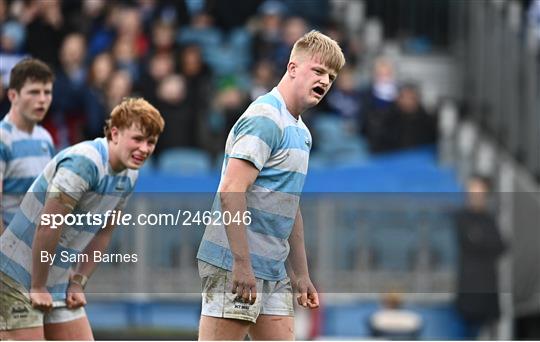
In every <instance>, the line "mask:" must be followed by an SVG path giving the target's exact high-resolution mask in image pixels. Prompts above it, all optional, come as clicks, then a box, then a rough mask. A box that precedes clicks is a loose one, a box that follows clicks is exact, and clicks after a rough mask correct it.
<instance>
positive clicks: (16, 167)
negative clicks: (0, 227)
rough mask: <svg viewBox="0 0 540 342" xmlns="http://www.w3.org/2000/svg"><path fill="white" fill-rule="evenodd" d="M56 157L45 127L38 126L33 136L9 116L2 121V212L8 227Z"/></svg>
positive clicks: (0, 133)
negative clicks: (39, 176) (28, 193)
mask: <svg viewBox="0 0 540 342" xmlns="http://www.w3.org/2000/svg"><path fill="white" fill-rule="evenodd" d="M54 154H55V150H54V145H53V141H52V138H51V135H50V134H49V132H47V131H46V130H45V129H44V128H43V127H41V126H39V125H36V126H35V127H34V130H33V131H32V133H27V132H24V131H21V130H19V129H18V128H17V127H16V126H15V124H14V123H13V122H11V121H10V120H9V115H6V116H5V117H4V119H3V120H2V121H0V176H1V179H2V201H0V212H1V213H2V220H3V222H4V227H7V226H8V224H9V222H10V221H11V220H12V219H13V216H15V212H16V211H17V209H18V208H19V205H20V204H21V201H22V199H23V197H24V194H26V191H27V190H28V188H30V185H32V182H33V181H34V180H35V179H36V177H37V176H38V175H39V174H40V173H41V171H43V169H44V168H45V165H47V163H48V162H49V161H50V160H51V158H52V157H53V156H54Z"/></svg>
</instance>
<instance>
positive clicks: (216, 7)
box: [205, 0, 262, 31]
mask: <svg viewBox="0 0 540 342" xmlns="http://www.w3.org/2000/svg"><path fill="white" fill-rule="evenodd" d="M205 2H206V3H205V5H206V6H205V10H206V11H207V12H208V13H209V14H210V15H211V16H212V17H213V18H214V19H215V22H216V25H217V26H218V27H219V28H220V29H223V30H224V31H230V30H231V29H234V28H238V27H241V26H244V25H245V23H246V22H247V20H248V19H249V18H250V17H251V16H253V15H254V14H255V13H256V11H257V7H258V6H259V4H260V3H261V2H262V0H236V1H222V0H206V1H205Z"/></svg>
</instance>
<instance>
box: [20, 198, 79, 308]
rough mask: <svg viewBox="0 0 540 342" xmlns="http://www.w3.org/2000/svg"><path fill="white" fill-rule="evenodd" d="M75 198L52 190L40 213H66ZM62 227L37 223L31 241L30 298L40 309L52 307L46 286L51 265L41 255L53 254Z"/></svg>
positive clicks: (71, 208)
mask: <svg viewBox="0 0 540 342" xmlns="http://www.w3.org/2000/svg"><path fill="white" fill-rule="evenodd" d="M74 206H75V200H74V199H72V198H71V197H70V196H69V195H67V194H64V193H62V192H57V191H53V192H51V193H49V194H48V196H47V199H46V200H45V205H44V206H43V211H42V215H47V214H48V215H51V214H59V215H67V214H69V213H71V212H72V211H73V208H74ZM61 233H62V227H61V226H60V227H57V228H54V229H53V228H51V227H50V226H49V225H41V224H40V225H39V226H38V227H37V229H36V233H35V236H34V241H33V243H32V282H31V288H30V300H31V301H32V305H33V306H34V308H36V309H39V310H42V311H50V310H51V309H52V305H53V303H52V296H51V294H50V293H49V291H48V290H47V288H46V283H47V277H48V275H49V269H50V267H51V265H50V264H49V263H48V262H42V260H41V255H42V253H43V252H46V253H47V255H54V254H55V252H56V247H57V246H58V242H59V240H60V234H61Z"/></svg>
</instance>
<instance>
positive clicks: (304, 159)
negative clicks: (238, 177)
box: [197, 88, 311, 281]
mask: <svg viewBox="0 0 540 342" xmlns="http://www.w3.org/2000/svg"><path fill="white" fill-rule="evenodd" d="M310 150H311V134H310V133H309V130H308V129H307V127H306V125H305V124H304V123H303V122H302V119H301V118H299V119H298V120H297V119H296V118H295V117H294V116H293V115H292V114H291V113H289V111H288V110H287V108H286V106H285V102H284V101H283V98H282V96H281V94H280V93H279V91H278V90H277V88H274V89H273V90H272V91H271V92H270V93H268V94H265V95H263V96H261V97H259V98H258V99H257V100H255V101H254V102H253V103H252V104H251V105H250V106H249V108H248V109H247V110H246V111H245V112H244V114H242V116H241V117H240V118H239V119H238V121H237V122H236V124H235V125H234V126H233V128H232V130H231V132H230V133H229V136H228V138H227V143H226V146H225V158H224V161H223V170H222V177H223V175H224V172H225V168H226V165H227V162H228V160H229V158H237V159H244V160H248V161H250V162H251V163H253V165H255V167H256V168H257V169H259V171H260V172H259V175H258V177H257V179H256V180H255V182H254V184H253V185H252V187H251V188H250V189H249V190H248V193H247V195H246V200H247V210H248V211H249V212H250V213H251V218H252V222H251V224H250V225H248V226H246V228H247V229H246V232H247V238H248V244H249V251H250V256H251V264H252V267H253V270H254V274H255V277H257V278H261V279H266V280H272V281H276V280H281V279H283V278H285V277H286V276H287V273H286V270H285V260H286V259H287V256H288V254H289V243H288V241H287V239H288V238H289V235H290V234H291V231H292V228H293V225H294V220H295V217H296V212H297V210H298V206H299V201H300V194H301V192H302V188H303V186H304V180H305V178H306V173H307V169H308V160H309V152H310ZM219 208H220V204H219V201H218V197H217V196H216V200H215V201H214V208H213V210H219ZM197 258H198V259H200V260H202V261H205V262H208V263H210V264H212V265H215V266H217V267H221V268H224V269H228V270H232V264H233V258H232V254H231V251H230V248H229V242H228V240H227V235H226V232H225V229H224V226H223V225H221V226H217V225H209V226H207V227H206V230H205V233H204V236H203V239H202V242H201V245H200V247H199V252H198V254H197Z"/></svg>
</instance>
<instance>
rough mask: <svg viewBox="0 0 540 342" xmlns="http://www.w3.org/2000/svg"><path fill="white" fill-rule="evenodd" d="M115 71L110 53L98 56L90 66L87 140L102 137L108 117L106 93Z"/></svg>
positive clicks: (87, 97)
mask: <svg viewBox="0 0 540 342" xmlns="http://www.w3.org/2000/svg"><path fill="white" fill-rule="evenodd" d="M113 71H114V61H113V59H112V56H111V54H110V53H107V52H103V53H100V54H99V55H97V56H96V57H95V58H94V60H93V61H92V63H91V64H90V70H89V72H88V78H87V87H88V91H87V92H86V95H85V108H86V109H85V112H86V126H85V132H84V134H85V137H86V139H94V138H97V137H99V136H101V134H102V132H103V125H104V124H105V119H106V117H105V116H106V115H107V100H106V96H105V91H106V87H107V83H108V81H109V78H110V77H111V75H112V74H113Z"/></svg>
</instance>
